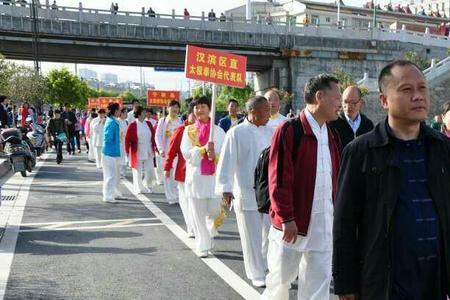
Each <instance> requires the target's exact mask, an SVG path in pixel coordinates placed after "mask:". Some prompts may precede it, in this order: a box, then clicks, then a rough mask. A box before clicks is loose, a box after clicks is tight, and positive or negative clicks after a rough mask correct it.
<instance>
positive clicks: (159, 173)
mask: <svg viewBox="0 0 450 300" xmlns="http://www.w3.org/2000/svg"><path fill="white" fill-rule="evenodd" d="M155 176H156V182H157V183H158V184H163V183H164V158H162V157H161V155H156V168H155Z"/></svg>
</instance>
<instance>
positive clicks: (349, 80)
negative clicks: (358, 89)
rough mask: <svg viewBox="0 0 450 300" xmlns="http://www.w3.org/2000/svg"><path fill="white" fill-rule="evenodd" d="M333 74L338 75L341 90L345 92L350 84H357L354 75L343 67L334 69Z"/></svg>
mask: <svg viewBox="0 0 450 300" xmlns="http://www.w3.org/2000/svg"><path fill="white" fill-rule="evenodd" d="M333 76H334V77H336V78H337V80H339V85H340V88H341V92H343V91H344V90H345V89H346V88H347V87H348V86H351V85H356V82H355V80H354V79H353V76H352V75H350V74H348V73H347V72H345V71H344V70H343V69H341V68H337V69H336V70H334V72H333Z"/></svg>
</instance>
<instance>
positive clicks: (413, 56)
mask: <svg viewBox="0 0 450 300" xmlns="http://www.w3.org/2000/svg"><path fill="white" fill-rule="evenodd" d="M404 58H405V59H406V60H409V61H411V62H413V63H415V64H416V65H418V66H419V68H420V69H421V70H422V71H423V70H425V69H428V68H429V67H431V60H429V59H426V58H423V57H422V56H420V55H419V54H418V53H417V52H415V51H409V52H406V54H405V56H404Z"/></svg>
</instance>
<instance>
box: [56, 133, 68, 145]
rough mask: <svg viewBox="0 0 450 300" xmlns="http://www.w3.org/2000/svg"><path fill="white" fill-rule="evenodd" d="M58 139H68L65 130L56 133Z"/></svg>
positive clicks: (61, 140)
mask: <svg viewBox="0 0 450 300" xmlns="http://www.w3.org/2000/svg"><path fill="white" fill-rule="evenodd" d="M56 140H58V141H60V142H63V143H65V142H66V141H67V136H66V133H65V132H60V133H58V134H57V135H56Z"/></svg>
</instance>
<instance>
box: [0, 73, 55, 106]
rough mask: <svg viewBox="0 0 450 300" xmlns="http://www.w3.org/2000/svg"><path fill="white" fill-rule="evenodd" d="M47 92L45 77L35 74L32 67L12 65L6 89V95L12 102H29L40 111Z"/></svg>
mask: <svg viewBox="0 0 450 300" xmlns="http://www.w3.org/2000/svg"><path fill="white" fill-rule="evenodd" d="M47 93H48V83H47V78H45V77H43V76H42V75H39V74H36V73H35V70H34V69H33V68H30V67H25V66H17V65H15V66H14V72H13V73H12V74H11V75H10V78H9V84H8V89H7V95H8V96H9V98H10V99H11V100H12V101H13V103H17V104H21V103H23V102H29V103H30V104H31V105H32V106H34V107H35V108H36V109H37V110H38V111H41V110H42V105H43V104H44V100H45V98H46V96H47Z"/></svg>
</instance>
